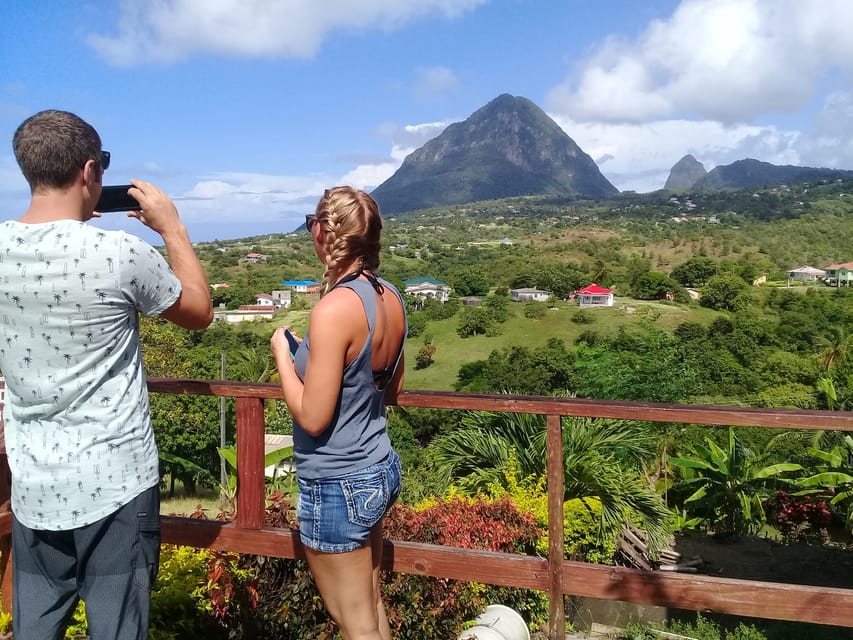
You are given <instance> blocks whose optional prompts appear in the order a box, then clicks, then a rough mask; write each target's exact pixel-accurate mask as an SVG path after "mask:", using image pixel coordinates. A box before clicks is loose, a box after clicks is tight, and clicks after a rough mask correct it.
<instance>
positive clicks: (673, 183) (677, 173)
mask: <svg viewBox="0 0 853 640" xmlns="http://www.w3.org/2000/svg"><path fill="white" fill-rule="evenodd" d="M707 173H708V172H707V171H705V165H704V164H702V163H701V162H699V161H698V160H697V159H696V158H694V157H693V156H691V155H690V154H689V153H688V154H687V155H686V156H684V157H683V158H682V159H681V160H679V161H678V162H676V163H675V164H674V165H673V166H672V169H670V170H669V177H668V178H667V179H666V184H665V185H663V188H664V189H671V190H673V191H680V190H684V189H690V188H691V187H692V186H693V185H694V184H696V183H697V182H699V180H701V179H702V178H704V177H705V175H706V174H707Z"/></svg>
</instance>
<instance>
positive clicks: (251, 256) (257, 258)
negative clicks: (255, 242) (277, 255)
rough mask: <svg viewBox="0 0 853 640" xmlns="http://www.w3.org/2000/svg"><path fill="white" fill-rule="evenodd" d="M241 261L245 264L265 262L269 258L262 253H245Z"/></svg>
mask: <svg viewBox="0 0 853 640" xmlns="http://www.w3.org/2000/svg"><path fill="white" fill-rule="evenodd" d="M243 260H245V261H246V262H266V261H267V260H269V256H268V255H266V254H263V253H247V254H246V257H245V258H243Z"/></svg>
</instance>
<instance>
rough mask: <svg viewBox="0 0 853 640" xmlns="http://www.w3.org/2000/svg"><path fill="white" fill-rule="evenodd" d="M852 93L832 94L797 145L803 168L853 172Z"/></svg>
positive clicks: (840, 92)
mask: <svg viewBox="0 0 853 640" xmlns="http://www.w3.org/2000/svg"><path fill="white" fill-rule="evenodd" d="M851 131H853V93H850V92H846V91H844V92H843V91H839V92H835V93H831V94H829V95H828V96H827V97H826V100H825V101H824V105H823V109H822V110H821V111H820V113H818V115H817V116H816V117H815V119H814V121H813V122H812V125H811V127H810V128H809V129H808V131H807V132H806V135H804V136H803V137H802V139H801V141H800V144H799V145H798V147H797V148H798V149H799V151H800V154H801V156H802V159H803V162H804V164H806V165H808V166H816V167H817V166H819V167H830V168H834V169H850V168H853V136H851Z"/></svg>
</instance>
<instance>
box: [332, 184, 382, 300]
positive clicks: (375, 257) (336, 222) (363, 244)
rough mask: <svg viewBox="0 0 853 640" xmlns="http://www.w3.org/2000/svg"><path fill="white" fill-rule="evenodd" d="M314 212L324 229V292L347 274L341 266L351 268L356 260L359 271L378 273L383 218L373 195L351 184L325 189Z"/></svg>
mask: <svg viewBox="0 0 853 640" xmlns="http://www.w3.org/2000/svg"><path fill="white" fill-rule="evenodd" d="M315 214H316V216H317V224H320V225H321V226H322V228H323V231H324V232H325V236H324V244H323V253H324V260H323V261H324V263H325V265H326V271H325V273H323V282H322V290H323V293H328V292H329V290H331V288H332V286H333V285H334V284H335V283H336V282H337V281H338V280H339V279H340V277H341V276H342V275H345V274H343V273H341V269H342V268H348V267H350V266H351V265H352V263H353V262H355V263H356V264H357V265H358V269H359V271H361V270H366V271H370V272H375V271H376V270H377V269H378V268H379V237H380V234H381V232H382V217H381V216H380V215H379V205H377V204H376V201H375V200H374V199H373V198H371V197H370V196H369V195H368V194H367V193H365V192H364V191H360V190H358V189H353V188H352V187H334V188H333V189H326V191H325V193H323V197H322V198H320V202H318V203H317V210H316V212H315Z"/></svg>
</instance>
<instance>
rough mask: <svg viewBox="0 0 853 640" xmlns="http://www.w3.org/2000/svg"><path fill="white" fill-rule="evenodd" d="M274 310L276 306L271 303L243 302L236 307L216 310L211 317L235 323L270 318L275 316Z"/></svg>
mask: <svg viewBox="0 0 853 640" xmlns="http://www.w3.org/2000/svg"><path fill="white" fill-rule="evenodd" d="M275 312H276V308H275V307H274V306H272V305H268V304H264V305H258V304H243V305H240V307H239V308H237V309H222V310H216V311H214V312H213V319H214V320H222V321H223V322H227V323H228V324H236V323H238V322H246V321H247V320H271V319H273V318H275Z"/></svg>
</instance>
